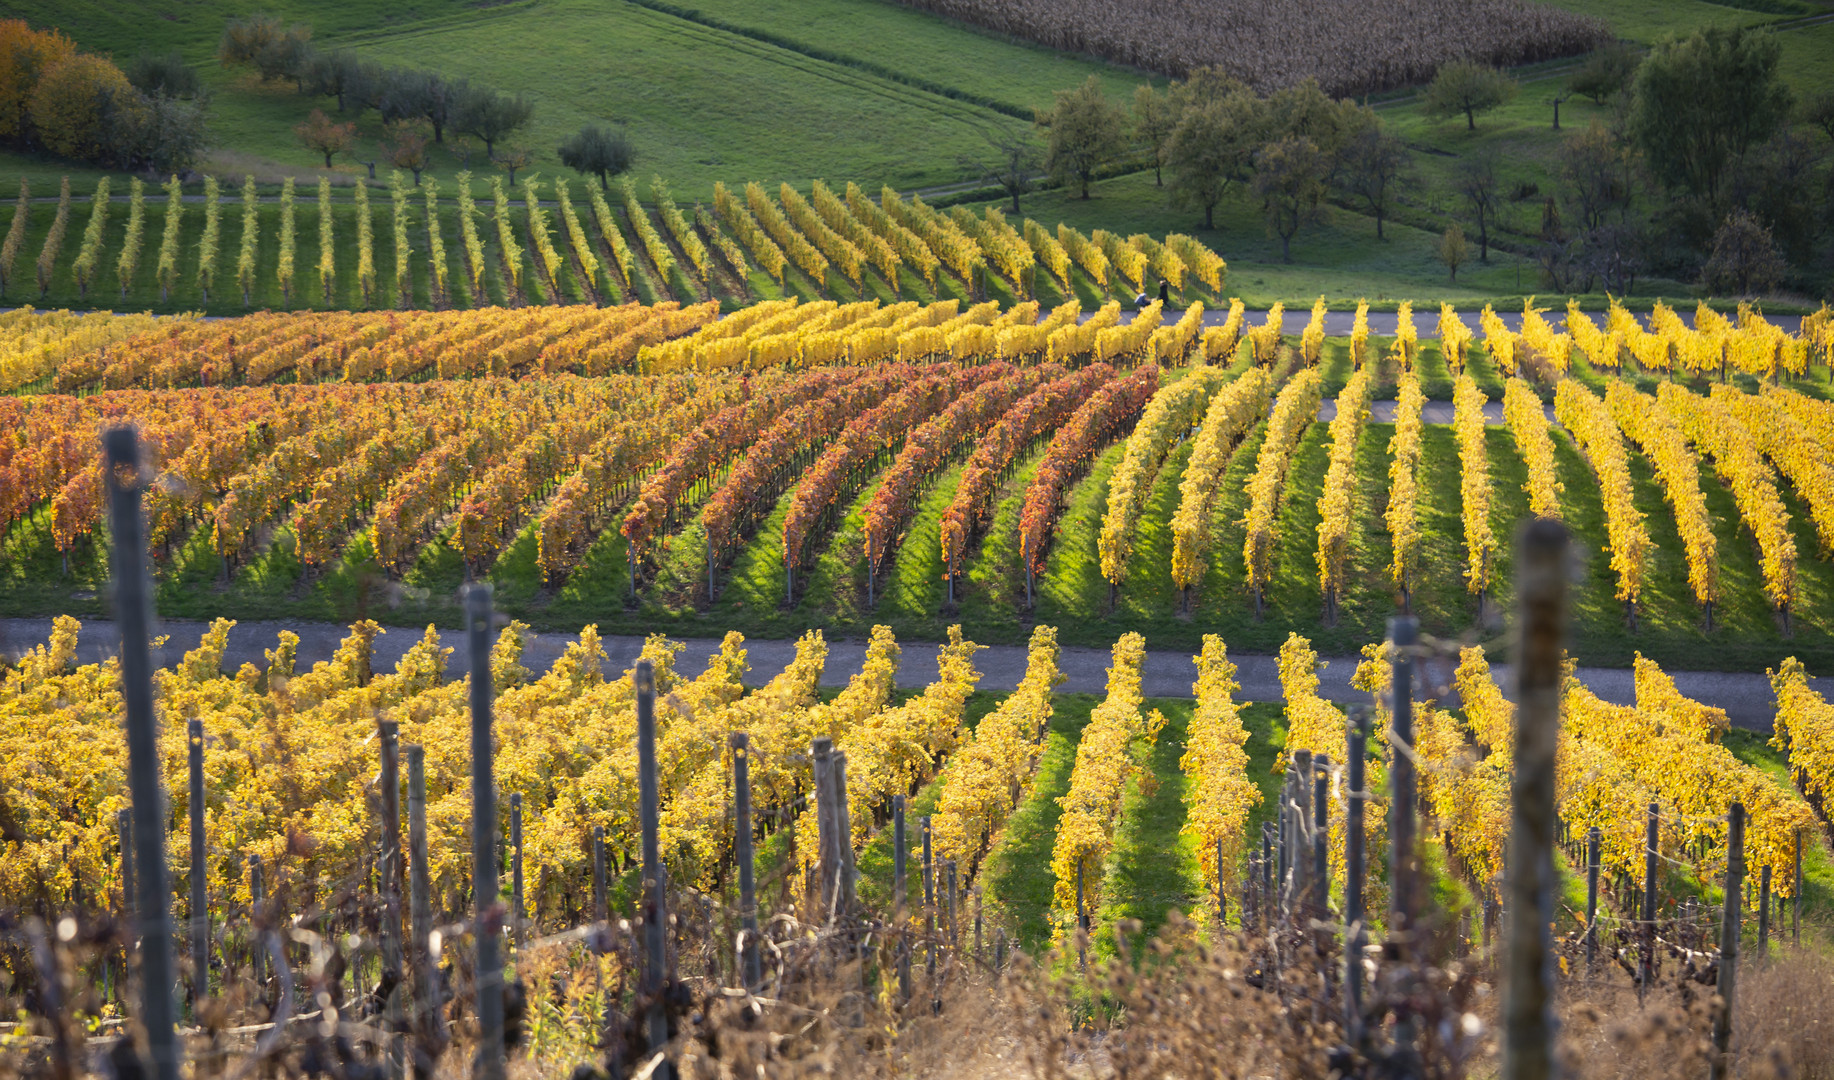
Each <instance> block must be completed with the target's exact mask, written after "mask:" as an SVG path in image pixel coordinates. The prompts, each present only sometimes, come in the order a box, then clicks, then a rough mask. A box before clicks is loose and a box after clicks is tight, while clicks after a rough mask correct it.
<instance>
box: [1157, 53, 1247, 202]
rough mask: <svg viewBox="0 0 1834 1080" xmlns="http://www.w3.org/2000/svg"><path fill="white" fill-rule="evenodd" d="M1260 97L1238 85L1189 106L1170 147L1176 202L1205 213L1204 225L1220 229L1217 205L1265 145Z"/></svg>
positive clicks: (1169, 159)
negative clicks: (1220, 96)
mask: <svg viewBox="0 0 1834 1080" xmlns="http://www.w3.org/2000/svg"><path fill="white" fill-rule="evenodd" d="M1260 105H1261V103H1260V99H1258V98H1257V97H1255V95H1254V93H1253V92H1252V91H1250V90H1248V89H1247V88H1245V87H1242V86H1240V85H1239V84H1238V86H1237V88H1236V90H1235V92H1233V93H1231V94H1229V95H1228V96H1226V97H1222V98H1215V99H1211V100H1205V101H1200V102H1196V103H1193V104H1191V105H1189V106H1187V107H1186V108H1185V109H1184V110H1183V112H1182V114H1181V115H1180V116H1179V119H1178V126H1177V127H1176V128H1174V129H1173V130H1172V138H1171V140H1170V142H1169V143H1167V145H1166V165H1167V167H1169V168H1170V169H1171V171H1172V189H1171V194H1172V205H1174V206H1177V207H1179V208H1181V209H1186V210H1197V209H1201V210H1202V211H1203V212H1204V228H1206V229H1214V228H1215V227H1216V204H1217V203H1219V202H1221V201H1222V198H1223V196H1224V195H1225V194H1227V193H1228V191H1229V186H1230V185H1231V184H1233V183H1235V182H1236V181H1238V180H1242V179H1245V178H1246V177H1247V176H1248V174H1249V168H1250V166H1251V165H1252V164H1253V163H1254V152H1255V149H1256V148H1257V147H1258V145H1259V144H1260V135H1261V128H1262V116H1261V108H1260Z"/></svg>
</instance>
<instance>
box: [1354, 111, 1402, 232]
mask: <svg viewBox="0 0 1834 1080" xmlns="http://www.w3.org/2000/svg"><path fill="white" fill-rule="evenodd" d="M1412 160H1413V156H1412V155H1411V154H1409V153H1408V152H1407V145H1406V144H1405V143H1403V142H1402V141H1401V140H1400V138H1399V137H1397V136H1394V135H1390V134H1389V133H1388V132H1386V131H1384V130H1382V128H1381V125H1380V124H1379V123H1378V124H1377V125H1376V126H1374V127H1368V128H1364V129H1363V130H1362V131H1361V132H1359V133H1358V134H1357V135H1355V136H1354V137H1352V138H1351V140H1350V142H1349V145H1347V146H1346V147H1345V148H1344V157H1343V169H1342V173H1341V175H1342V178H1343V179H1342V184H1343V188H1344V190H1345V191H1347V192H1348V193H1349V194H1352V195H1355V196H1358V197H1360V198H1361V199H1362V200H1363V202H1364V203H1366V204H1367V205H1368V207H1369V212H1370V213H1372V214H1374V215H1375V221H1376V239H1378V240H1381V239H1385V237H1384V236H1383V235H1382V221H1383V219H1384V218H1386V217H1387V216H1388V208H1389V205H1390V204H1391V203H1392V202H1393V201H1394V192H1395V188H1396V187H1397V186H1398V185H1399V183H1400V181H1401V179H1402V178H1403V176H1405V175H1406V173H1407V168H1408V165H1409V164H1410V163H1411V162H1412Z"/></svg>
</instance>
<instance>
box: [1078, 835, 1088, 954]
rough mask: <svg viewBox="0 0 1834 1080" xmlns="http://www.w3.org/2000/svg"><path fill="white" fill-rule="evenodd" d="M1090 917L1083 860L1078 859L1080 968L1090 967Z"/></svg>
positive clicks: (1079, 857) (1080, 857) (1079, 856)
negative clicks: (1086, 903)
mask: <svg viewBox="0 0 1834 1080" xmlns="http://www.w3.org/2000/svg"><path fill="white" fill-rule="evenodd" d="M1088 937H1089V916H1088V914H1087V913H1086V912H1085V910H1084V908H1083V858H1082V856H1081V855H1078V856H1077V857H1076V964H1077V966H1078V967H1080V968H1085V969H1086V968H1088V966H1089V950H1088Z"/></svg>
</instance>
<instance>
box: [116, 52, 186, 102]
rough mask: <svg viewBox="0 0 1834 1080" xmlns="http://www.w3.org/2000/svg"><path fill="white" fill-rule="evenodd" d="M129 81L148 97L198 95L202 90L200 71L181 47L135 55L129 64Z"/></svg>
mask: <svg viewBox="0 0 1834 1080" xmlns="http://www.w3.org/2000/svg"><path fill="white" fill-rule="evenodd" d="M127 81H128V82H130V83H133V84H134V89H136V90H138V91H140V92H141V93H143V94H145V95H146V96H147V97H169V98H194V97H196V96H197V93H198V80H197V72H196V71H195V70H193V69H192V68H191V67H190V66H189V65H187V64H186V63H185V58H184V57H183V56H182V55H180V54H179V51H178V50H177V49H173V50H172V51H171V52H168V53H159V54H155V53H149V52H142V53H141V54H140V55H138V56H136V57H134V62H133V63H132V64H129V65H128V68H127Z"/></svg>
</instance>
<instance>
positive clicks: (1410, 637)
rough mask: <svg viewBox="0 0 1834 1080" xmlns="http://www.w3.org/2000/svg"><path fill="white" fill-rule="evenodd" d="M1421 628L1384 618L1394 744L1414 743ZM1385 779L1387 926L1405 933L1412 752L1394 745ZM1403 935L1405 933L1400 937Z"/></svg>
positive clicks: (1410, 877) (1410, 889)
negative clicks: (1388, 849)
mask: <svg viewBox="0 0 1834 1080" xmlns="http://www.w3.org/2000/svg"><path fill="white" fill-rule="evenodd" d="M1418 634H1419V623H1417V622H1415V620H1414V618H1413V617H1412V616H1410V615H1402V616H1398V617H1396V618H1393V619H1390V620H1388V640H1389V644H1390V646H1391V647H1392V649H1393V654H1392V655H1393V660H1392V664H1393V669H1394V703H1393V705H1392V707H1391V709H1390V719H1389V723H1390V725H1391V726H1392V727H1393V728H1394V735H1393V739H1394V742H1395V744H1396V745H1398V746H1405V747H1407V748H1408V749H1410V750H1411V749H1412V748H1413V745H1414V642H1415V640H1416V638H1417V636H1418ZM1388 781H1389V788H1390V792H1391V794H1392V796H1393V797H1392V798H1391V799H1390V800H1389V802H1390V804H1391V805H1390V807H1389V824H1388V833H1389V839H1390V840H1391V841H1392V848H1393V850H1392V852H1391V854H1390V857H1389V869H1388V874H1389V881H1390V886H1391V887H1390V889H1389V904H1388V929H1389V932H1390V933H1391V934H1394V933H1402V934H1405V932H1406V930H1407V928H1408V927H1409V926H1410V925H1411V924H1412V922H1413V919H1414V899H1415V897H1414V878H1415V871H1416V865H1415V864H1416V861H1417V860H1416V856H1415V851H1414V800H1415V789H1416V786H1417V781H1416V778H1415V776H1414V758H1413V755H1412V754H1404V753H1400V752H1398V751H1396V752H1394V753H1392V754H1391V755H1390V758H1389V766H1388ZM1403 940H1405V939H1403Z"/></svg>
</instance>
